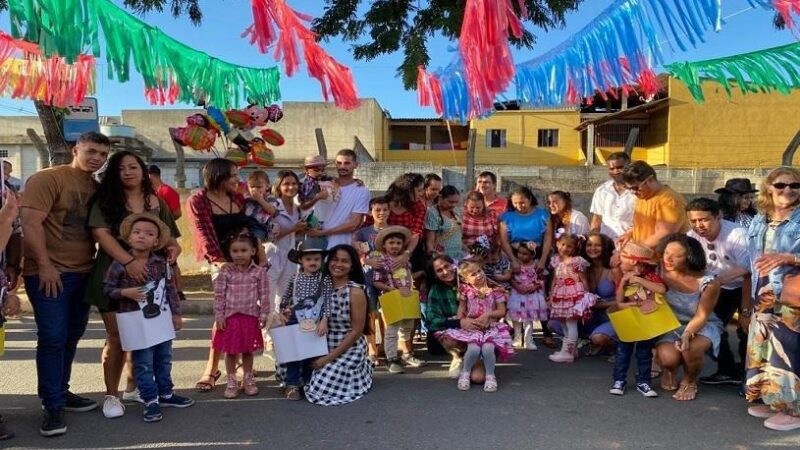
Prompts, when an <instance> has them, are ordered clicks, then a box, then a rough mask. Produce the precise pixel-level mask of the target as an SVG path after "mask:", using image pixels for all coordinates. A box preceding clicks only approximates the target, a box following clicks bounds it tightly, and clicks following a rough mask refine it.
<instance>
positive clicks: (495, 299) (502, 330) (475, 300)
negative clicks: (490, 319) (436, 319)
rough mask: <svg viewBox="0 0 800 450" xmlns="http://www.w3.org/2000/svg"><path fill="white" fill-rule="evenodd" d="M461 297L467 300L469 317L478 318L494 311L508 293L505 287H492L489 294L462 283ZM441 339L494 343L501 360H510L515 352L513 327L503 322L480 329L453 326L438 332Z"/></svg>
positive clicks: (437, 334)
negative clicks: (512, 339) (512, 335)
mask: <svg viewBox="0 0 800 450" xmlns="http://www.w3.org/2000/svg"><path fill="white" fill-rule="evenodd" d="M459 294H460V298H461V299H462V300H463V301H466V302H467V317H468V318H470V319H477V318H478V317H480V316H482V315H483V314H484V313H486V312H488V311H492V310H493V309H494V308H495V305H497V303H505V302H506V299H507V297H508V294H507V293H506V291H505V290H504V289H499V288H498V289H492V290H491V291H490V292H489V293H488V294H487V293H483V292H480V291H479V290H478V289H476V288H474V287H472V286H468V285H466V284H462V285H461V286H460V288H459ZM436 337H437V338H439V339H441V338H443V337H447V338H450V339H453V340H456V341H459V342H465V343H467V344H476V345H479V346H481V345H483V344H494V347H495V351H496V352H497V354H498V357H499V359H500V360H501V361H506V360H508V359H509V358H510V357H511V356H512V355H513V354H514V348H513V346H512V341H511V329H510V328H509V326H508V325H506V324H505V323H501V322H495V323H493V324H492V325H491V326H490V327H489V328H487V329H485V330H483V331H479V330H465V329H463V328H452V329H448V330H444V331H440V332H437V333H436Z"/></svg>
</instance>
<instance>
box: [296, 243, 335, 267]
mask: <svg viewBox="0 0 800 450" xmlns="http://www.w3.org/2000/svg"><path fill="white" fill-rule="evenodd" d="M305 253H320V254H322V257H323V258H324V257H325V255H326V254H327V253H328V245H327V244H326V242H325V239H322V238H318V237H310V238H307V239H306V240H304V241H303V242H301V243H300V245H298V246H297V249H293V250H289V261H291V262H293V263H295V264H300V257H301V256H303V255H304V254H305Z"/></svg>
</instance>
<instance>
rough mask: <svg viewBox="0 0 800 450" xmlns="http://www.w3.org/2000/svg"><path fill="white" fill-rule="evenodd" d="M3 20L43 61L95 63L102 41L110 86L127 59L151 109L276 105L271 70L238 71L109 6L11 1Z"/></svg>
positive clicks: (121, 77) (95, 0)
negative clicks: (88, 59) (86, 59)
mask: <svg viewBox="0 0 800 450" xmlns="http://www.w3.org/2000/svg"><path fill="white" fill-rule="evenodd" d="M9 13H10V15H11V31H12V34H13V35H14V36H15V37H17V38H23V39H25V40H27V41H30V42H38V43H39V46H40V48H41V50H42V52H43V53H44V55H45V56H47V57H50V56H53V55H58V56H62V57H64V58H65V59H66V60H67V61H68V62H70V63H72V62H75V61H76V60H77V59H78V58H79V55H81V53H82V52H84V51H89V52H91V54H93V55H94V56H96V57H98V56H100V53H101V52H100V48H101V40H100V35H101V34H102V36H103V43H104V44H105V58H106V60H107V61H108V77H109V79H114V78H116V79H117V80H118V81H120V82H126V81H128V80H129V79H130V72H131V60H132V61H133V68H135V70H136V71H137V72H138V73H139V74H141V75H142V77H143V78H144V85H145V91H146V97H147V99H148V101H150V102H152V103H173V102H175V101H181V102H185V103H192V104H196V103H198V102H204V103H205V104H207V105H217V106H219V107H223V108H227V107H238V106H241V105H246V104H248V103H250V102H254V103H259V104H262V105H264V104H270V103H272V102H274V101H276V100H279V99H280V88H279V86H278V81H279V79H280V74H279V71H278V69H277V67H271V68H263V69H261V68H251V67H243V66H239V65H235V64H231V63H228V62H225V61H222V60H220V59H217V58H214V57H211V56H209V55H208V54H206V53H203V52H201V51H198V50H195V49H193V48H191V47H189V46H187V45H185V44H183V43H181V42H178V41H176V40H175V39H173V38H171V37H169V36H167V35H166V34H165V33H163V32H162V31H161V30H159V29H158V28H155V27H153V26H150V25H148V24H146V23H144V22H142V21H141V20H139V19H137V18H136V17H134V16H132V15H131V14H129V13H128V12H126V11H124V10H122V9H121V8H119V7H118V6H116V5H114V4H113V3H112V2H111V1H110V0H70V1H64V0H25V1H12V2H9ZM101 32H102V33H101Z"/></svg>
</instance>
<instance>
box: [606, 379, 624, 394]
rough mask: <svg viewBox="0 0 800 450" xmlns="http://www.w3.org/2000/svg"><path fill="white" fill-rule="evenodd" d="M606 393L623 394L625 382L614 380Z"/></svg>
mask: <svg viewBox="0 0 800 450" xmlns="http://www.w3.org/2000/svg"><path fill="white" fill-rule="evenodd" d="M608 393H609V394H611V395H623V394H625V382H624V381H619V380H618V381H615V382H614V384H612V385H611V389H609V390H608Z"/></svg>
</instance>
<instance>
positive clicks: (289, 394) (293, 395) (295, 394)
mask: <svg viewBox="0 0 800 450" xmlns="http://www.w3.org/2000/svg"><path fill="white" fill-rule="evenodd" d="M283 395H284V396H285V397H286V400H291V401H293V402H296V401H298V400H300V399H301V398H302V397H303V395H302V394H301V393H300V386H287V387H286V390H285V391H283Z"/></svg>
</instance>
